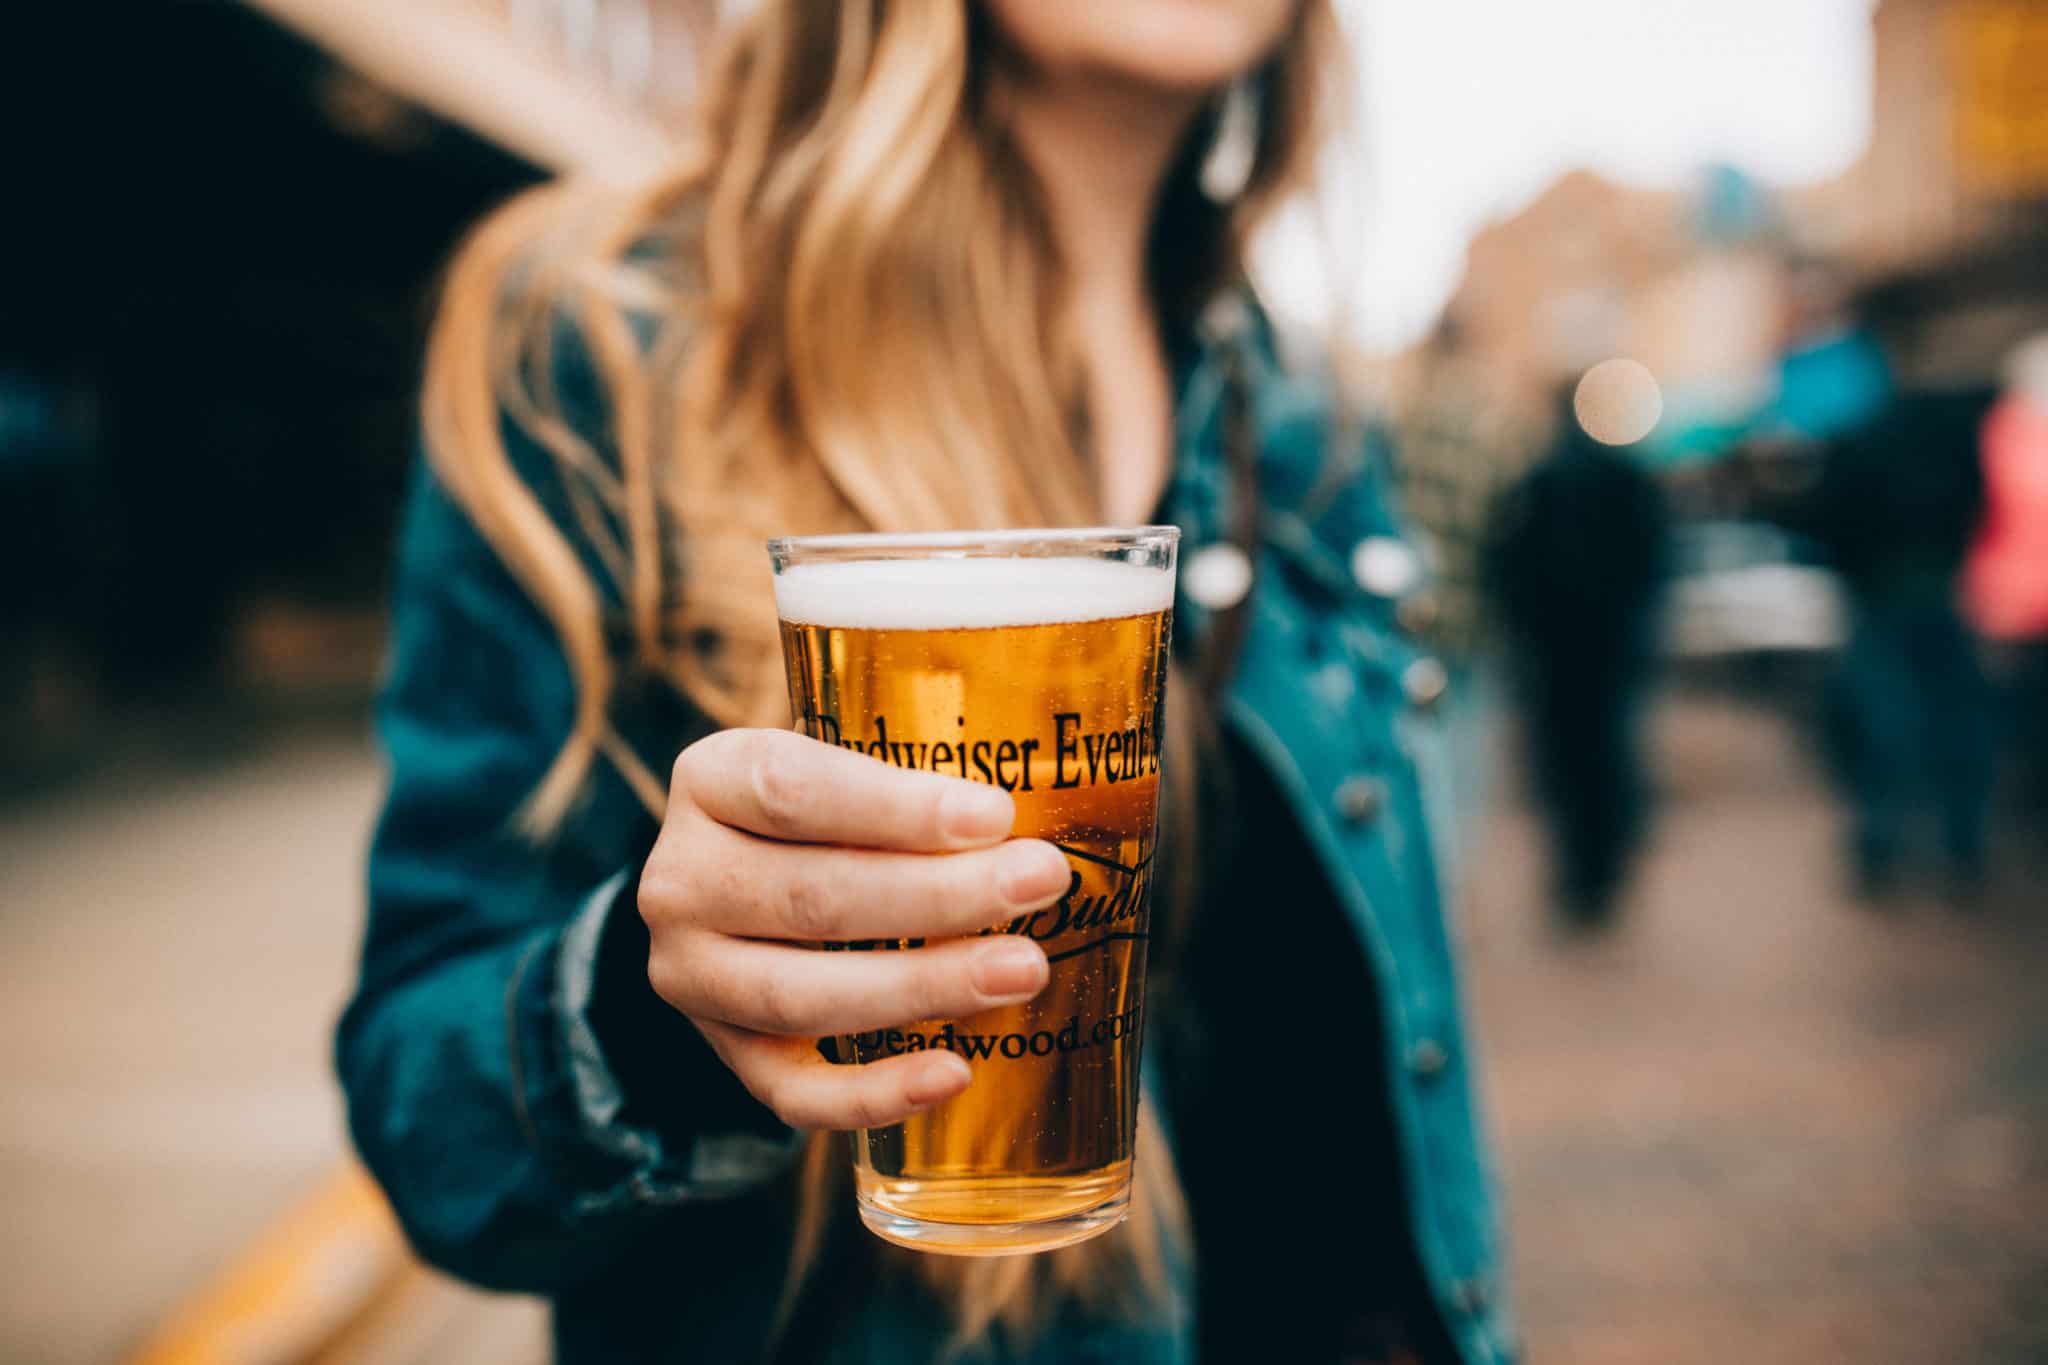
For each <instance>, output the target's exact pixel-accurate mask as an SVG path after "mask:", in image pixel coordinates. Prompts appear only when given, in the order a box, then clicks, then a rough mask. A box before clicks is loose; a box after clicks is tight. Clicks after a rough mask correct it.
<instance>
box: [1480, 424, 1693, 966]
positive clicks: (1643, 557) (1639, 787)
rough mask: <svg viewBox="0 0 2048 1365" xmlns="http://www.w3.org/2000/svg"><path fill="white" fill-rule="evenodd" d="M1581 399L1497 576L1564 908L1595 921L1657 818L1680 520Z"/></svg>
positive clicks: (1502, 526)
mask: <svg viewBox="0 0 2048 1365" xmlns="http://www.w3.org/2000/svg"><path fill="white" fill-rule="evenodd" d="M1572 400H1573V391H1572V389H1571V388H1569V387H1567V388H1565V389H1563V390H1561V391H1560V394H1559V397H1558V402H1557V409H1556V410H1557V419H1556V435H1555V437H1554V438H1553V441H1552V444H1551V447H1550V449H1549V451H1548V452H1547V453H1546V454H1545V455H1544V457H1543V458H1542V459H1541V460H1540V461H1538V462H1537V463H1536V465H1535V466H1534V467H1533V468H1531V469H1530V470H1529V472H1528V473H1527V474H1526V475H1524V476H1523V477H1522V478H1521V479H1520V480H1519V481H1518V482H1516V483H1515V484H1514V485H1513V486H1512V487H1511V488H1510V489H1509V490H1508V491H1507V493H1506V494H1505V495H1504V497H1503V498H1502V499H1501V503H1500V506H1499V509H1498V511H1497V514H1496V520H1495V524H1494V526H1493V529H1492V531H1491V533H1490V535H1489V540H1488V547H1487V551H1486V577H1487V582H1488V584H1489V587H1490V591H1491V595H1492V597H1493V600H1494V601H1495V602H1496V604H1497V606H1498V610H1499V612H1500V616H1501V622H1502V626H1503V629H1504V631H1505V632H1506V647H1507V655H1508V669H1509V675H1510V678H1511V682H1512V686H1513V689H1514V693H1515V699H1516V702H1517V705H1518V707H1519V710H1520V714H1521V722H1522V737H1523V743H1524V747H1525V749H1526V751H1527V753H1528V755H1529V766H1530V774H1531V777H1532V779H1533V781H1534V784H1535V790H1536V794H1537V798H1538V806H1539V809H1540V811H1541V813H1542V816H1543V818H1544V820H1545V821H1546V822H1547V824H1548V825H1549V827H1550V837H1551V846H1552V851H1553V861H1554V863H1555V868H1556V872H1555V875H1556V883H1557V901H1558V907H1559V909H1560V910H1561V911H1562V912H1563V913H1564V914H1565V915H1566V916H1567V917H1568V920H1569V921H1570V922H1572V923H1575V924H1579V925H1582V926H1595V925H1599V924H1602V923H1604V922H1606V921H1607V920H1608V919H1609V918H1610V917H1611V916H1612V914H1613V912H1614V910H1615V907H1616V904H1617V901H1618V897H1619V894H1620V891H1621V888H1622V885H1623V882H1624V881H1625V879H1626V877H1627V874H1628V871H1629V866H1630V862H1631V860H1632V858H1633V855H1634V853H1635V852H1636V850H1637V848H1638V847H1639V845H1640V844H1641V842H1642V839H1643V836H1644V834H1645V832H1646V831H1647V828H1648V823H1649V807H1650V801H1651V796H1652V792H1651V784H1650V779H1649V761H1648V758H1647V757H1646V755H1645V753H1644V747H1645V735H1644V722H1645V717H1646V713H1647V710H1648V703H1649V696H1650V689H1651V684H1652V683H1653V682H1654V680H1655V664H1656V657H1657V617H1658V609H1659V607H1660V606H1661V604H1662V600H1663V596H1664V588H1665V584H1666V581H1667V579H1668V578H1669V575H1670V556H1671V544H1670V542H1671V526H1670V513H1669V510H1668V508H1667V507H1666V504H1665V499H1664V494H1663V490H1662V489H1661V488H1660V487H1659V486H1658V484H1657V482H1656V480H1655V479H1654V478H1653V477H1652V476H1651V475H1650V474H1649V472H1648V471H1646V470H1645V469H1643V468H1642V466H1641V465H1639V464H1638V463H1637V462H1636V461H1635V460H1633V459H1632V458H1631V457H1630V456H1629V455H1628V453H1627V451H1626V449H1625V448H1618V447H1613V446H1608V445H1604V444H1602V443H1601V442H1599V441H1597V440H1595V439H1594V438H1593V437H1592V436H1591V435H1589V434H1588V433H1587V431H1586V429H1585V427H1584V426H1583V425H1582V424H1581V423H1580V420H1579V417H1578V414H1577V413H1576V411H1575V410H1574V407H1573V401H1572Z"/></svg>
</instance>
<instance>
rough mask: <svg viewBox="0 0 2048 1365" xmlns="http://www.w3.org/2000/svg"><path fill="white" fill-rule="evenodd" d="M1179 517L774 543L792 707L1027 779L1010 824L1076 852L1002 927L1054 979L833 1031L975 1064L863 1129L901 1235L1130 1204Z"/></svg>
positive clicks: (872, 1182)
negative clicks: (907, 1114) (940, 1096)
mask: <svg viewBox="0 0 2048 1365" xmlns="http://www.w3.org/2000/svg"><path fill="white" fill-rule="evenodd" d="M1179 534H1180V533H1179V532H1178V531H1177V530H1175V529H1174V528H1172V527H1143V528H1137V529H1131V530H1080V531H1013V532H998V533H989V534H964V535H924V536H824V537H813V538H808V539H791V540H776V541H772V542H770V544H769V547H768V548H769V553H770V555H771V557H772V559H773V561H774V569H775V600H776V607H777V610H778V612H779V614H780V616H781V620H782V646H783V656H784V659H785V661H786V663H787V665H788V670H789V700H790V709H791V712H792V714H793V715H794V716H795V718H796V723H797V726H798V728H800V729H801V730H802V731H803V732H804V733H805V734H808V735H810V736H811V737H812V738H814V739H818V740H822V741H824V742H825V743H827V744H836V745H839V746H840V747H842V748H846V749H853V750H857V751H859V752H861V753H864V754H868V755H871V756H873V757H874V758H877V759H879V760H881V761H882V762H884V763H893V764H896V765H897V766H899V767H907V768H921V769H925V770H927V771H930V772H936V773H944V774H947V775H949V776H952V777H959V778H965V779H967V780H968V781H972V782H987V783H993V784H994V785H996V786H999V787H1002V788H1003V789H1004V790H1005V791H1007V792H1009V793H1010V794H1011V796H1012V797H1013V798H1014V799H1015V801H1016V807H1017V821H1016V825H1015V828H1014V831H1013V833H1014V834H1016V835H1017V836H1020V837H1024V836H1029V837H1035V838H1040V839H1047V840H1050V841H1052V842H1053V843H1054V844H1057V845H1058V846H1059V847H1060V848H1061V849H1062V850H1064V851H1065V853H1066V855H1067V861H1068V864H1069V866H1070V869H1071V875H1070V877H1069V880H1068V884H1067V891H1066V894H1065V895H1063V896H1062V897H1061V898H1060V900H1059V901H1058V902H1057V903H1056V904H1054V905H1052V906H1049V907H1047V908H1045V909H1043V910H1038V911H1035V912H1033V913H1030V914H1027V915H1020V916H1017V917H1016V918H1014V919H1010V920H1007V921H1004V922H1002V923H998V924H991V925H989V926H988V927H987V928H986V929H984V930H982V932H983V933H984V934H1023V935H1027V936H1028V937H1030V938H1031V939H1032V940H1033V941H1035V942H1036V943H1038V944H1039V945H1040V946H1041V947H1043V948H1044V949H1045V954H1046V957H1047V958H1048V959H1049V960H1050V962H1051V964H1052V977H1051V981H1050V983H1049V984H1048V985H1047V986H1046V988H1045V990H1044V991H1043V992H1042V993H1041V994H1040V995H1039V996H1038V997H1037V998H1036V999H1033V1000H1030V1001H1028V1002H1026V1003H1024V1004H1021V1005H1012V1006H1006V1007H1004V1008H1001V1009H995V1010H990V1011H988V1012H986V1013H983V1014H976V1015H972V1016H969V1017H966V1018H959V1019H927V1020H922V1021H920V1022H918V1023H915V1024H910V1025H907V1026H905V1027H903V1028H897V1029H888V1030H884V1031H881V1032H876V1033H868V1034H862V1035H859V1036H855V1037H851V1038H840V1039H838V1040H836V1041H837V1049H836V1050H837V1054H838V1057H839V1060H840V1061H841V1062H853V1063H859V1062H868V1061H873V1060H876V1059H878V1058H882V1057H889V1056H896V1055H900V1054H901V1053H904V1052H909V1051H919V1050H923V1049H927V1048H941V1047H942V1048H947V1049H950V1050H951V1051H953V1052H954V1053H956V1054H958V1055H959V1056H961V1057H963V1058H965V1059H966V1060H967V1062H968V1064H969V1065H970V1066H971V1067H972V1068H973V1070H974V1082H973V1084H972V1085H971V1086H969V1087H968V1089H967V1090H966V1091H964V1092H962V1093H961V1094H959V1095H957V1096H955V1097H954V1098H952V1099H950V1100H947V1101H945V1102H944V1103H942V1104H940V1105H938V1106H936V1107H934V1108H932V1109H929V1110H927V1111H925V1112H924V1113H921V1114H918V1115H915V1116H913V1117H912V1118H910V1119H908V1120H906V1121H905V1122H903V1123H900V1124H895V1125H893V1126H891V1127H888V1128H871V1129H865V1130H862V1131H860V1132H857V1133H854V1134H853V1162H854V1184H855V1193H856V1196H857V1198H858V1200H859V1204H860V1213H861V1217H862V1219H863V1220H864V1221H865V1222H866V1223H867V1225H868V1227H869V1228H871V1229H873V1230H874V1231H875V1232H876V1233H878V1234H880V1235H881V1236H882V1237H884V1238H887V1239H888V1240H890V1241H892V1242H898V1243H901V1244H903V1245H905V1246H911V1247H916V1248H919V1249H922V1250H928V1251H940V1252H949V1253H953V1254H956V1255H999V1254H1005V1253H1010V1252H1019V1251H1042V1250H1047V1249H1049V1248H1052V1247H1057V1246H1065V1245H1067V1244H1069V1243H1072V1242H1079V1241H1082V1240H1084V1239H1086V1238H1088V1237H1092V1236H1094V1235H1095V1234H1097V1233H1099V1232H1103V1231H1106V1230H1107V1229H1109V1228H1111V1227H1114V1226H1115V1225H1116V1224H1117V1223H1119V1222H1121V1221H1123V1218H1124V1215H1125V1212H1126V1210H1127V1207H1128V1204H1129V1199H1130V1184H1131V1162H1132V1149H1133V1145H1134V1139H1135V1137H1136V1129H1137V1117H1138V1054H1139V1044H1140V1041H1141V1039H1142V1037H1143V1033H1144V1024H1145V946H1146V936H1147V932H1148V928H1149V924H1150V909H1151V906H1150V898H1151V886H1152V866H1153V861H1152V860H1153V852H1154V845H1155V841H1156V839H1157V835H1158V810H1159V753H1160V748H1161V740H1162V737H1163V732H1162V729H1161V724H1162V722H1163V720H1164V716H1165V704H1166V664H1167V655H1168V646H1169V642H1170V638H1171V633H1172V628H1173V572H1174V556H1175V551H1176V547H1177V543H1178V540H1179ZM821 946H822V947H824V948H825V949H827V950H830V951H841V952H889V951H900V950H903V949H912V948H916V947H919V946H922V941H921V940H901V941H896V940H891V941H882V942H860V943H834V944H825V945H821Z"/></svg>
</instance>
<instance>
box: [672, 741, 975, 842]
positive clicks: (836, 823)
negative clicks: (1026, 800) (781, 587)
mask: <svg viewBox="0 0 2048 1365" xmlns="http://www.w3.org/2000/svg"><path fill="white" fill-rule="evenodd" d="M675 777H676V781H675V783H674V785H673V786H672V788H671V790H672V791H681V792H684V793H686V794H687V796H688V798H689V799H690V800H691V801H692V802H694V803H695V804H696V805H697V806H698V808H700V809H701V810H703V812H704V813H705V814H706V815H709V816H710V817H711V818H712V819H714V820H716V821H718V822H719V823H720V824H724V825H731V826H733V827H734V828H736V829H743V830H747V831H749V832H750V833H754V834H760V835H765V836H766V837H768V838H770V839H781V840H785V841H789V842H794V843H806V844H846V845H850V846H853V847H856V848H883V849H897V850H901V851H905V852H913V853H925V852H942V851H946V850H951V849H963V848H977V847H980V846H983V845H986V844H992V843H995V842H996V841H997V840H999V839H1001V838H1002V837H1003V836H1004V835H1006V834H1008V833H1009V832H1010V825H1011V824H1012V822H1013V821H1014V820H1015V819H1016V806H1015V804H1014V803H1013V802H1012V801H1011V800H1010V796H1009V793H1007V792H1005V791H1003V790H1002V788H1000V787H991V786H988V785H986V784H984V783H979V782H967V781H963V780H961V779H959V778H956V777H942V776H940V775H939V774H937V773H929V772H919V771H916V770H914V769H909V768H897V767H892V766H890V765H889V764H887V763H883V762H881V761H880V760H879V759H874V758H870V757H868V756H867V755H865V754H858V753H854V752H852V751H851V750H847V749H840V748H835V747H834V746H832V745H830V744H824V743H821V742H819V741H818V740H815V739H811V738H809V737H807V736H804V735H799V734H795V733H793V732H791V731H788V730H722V731H720V732H719V733H717V734H715V735H710V736H707V737H706V738H704V739H701V740H699V741H697V743H695V744H692V745H691V746H690V747H689V748H687V749H685V750H683V752H682V755H681V756H680V757H679V758H677V760H676V770H675Z"/></svg>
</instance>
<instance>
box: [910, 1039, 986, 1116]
mask: <svg viewBox="0 0 2048 1365" xmlns="http://www.w3.org/2000/svg"><path fill="white" fill-rule="evenodd" d="M973 1079H974V1072H973V1070H972V1069H971V1068H970V1067H969V1066H968V1065H967V1063H966V1062H964V1061H962V1060H961V1059H960V1058H958V1057H955V1056H954V1055H953V1054H952V1053H950V1052H941V1053H939V1054H937V1055H936V1056H934V1057H933V1058H931V1060H929V1061H927V1062H926V1063H925V1064H924V1065H923V1066H921V1067H919V1068H918V1070H917V1073H916V1074H915V1075H913V1076H912V1077H911V1078H910V1079H909V1080H907V1081H905V1082H904V1083H903V1093H904V1095H905V1096H906V1097H908V1098H909V1100H910V1102H911V1103H912V1104H931V1103H934V1102H936V1101H938V1100H943V1099H945V1098H946V1097H947V1096H949V1095H954V1094H958V1093H959V1091H960V1087H962V1086H964V1085H966V1084H967V1083H968V1082H969V1081H971V1080H973Z"/></svg>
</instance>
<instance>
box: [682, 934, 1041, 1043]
mask: <svg viewBox="0 0 2048 1365" xmlns="http://www.w3.org/2000/svg"><path fill="white" fill-rule="evenodd" d="M1049 971H1050V969H1049V967H1048V966H1047V964H1046V960H1045V953H1044V951H1043V950H1041V949H1040V948H1039V946H1038V945H1037V944H1035V943H1033V942H1031V941H1030V940H1028V939H1024V938H1019V937H1016V936H1014V935H1010V934H999V935H992V936H990V937H988V938H970V939H955V940H953V941H951V942H949V943H940V944H934V945H933V946H931V947H929V948H910V949H901V950H897V949H882V950H876V951H871V952H826V951H819V950H816V949H810V948H796V947H791V946H788V945H786V944H781V943H768V942H762V941H759V940H755V939H743V938H730V937H727V936H726V935H724V934H717V933H707V932H696V931H686V932H684V933H680V934H670V935H665V936H664V939H663V941H662V943H661V945H660V946H659V948H657V950H656V951H655V953H654V955H653V957H652V958H651V959H650V960H649V962H648V979H649V980H650V981H651V982H652V983H653V985H654V989H655V991H656V992H657V993H658V994H660V996H661V997H662V999H664V1000H666V1001H668V1003H669V1004H671V1005H673V1006H674V1007H675V1008H676V1009H678V1010H681V1011H682V1012H683V1013H684V1014H687V1015H689V1016H690V1017H691V1018H693V1019H696V1020H698V1021H699V1022H703V1021H705V1020H710V1021H713V1022H716V1023H722V1024H731V1025H735V1026H737V1027H739V1028H743V1029H746V1030H749V1031H750V1032H754V1033H769V1034H777V1035H796V1036H800V1037H805V1038H817V1037H820V1036H822V1035H824V1034H828V1033H832V1034H837V1033H866V1032H869V1031H871V1030H874V1029H885V1028H895V1027H898V1026H900V1025H903V1024H910V1023H915V1022H917V1021H918V1020H921V1019H957V1018H960V1017H962V1016H964V1015H969V1014H978V1013H980V1012H981V1011H983V1010H989V1009H994V1008H996V1007H998V1006H1001V1005H1014V1004H1017V1003H1019V1002H1020V1001H1024V1000H1029V999H1030V998H1031V997H1033V996H1035V995H1037V994H1038V993H1039V992H1040V991H1041V990H1043V989H1045V983H1046V979H1047V977H1048V975H1049Z"/></svg>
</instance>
